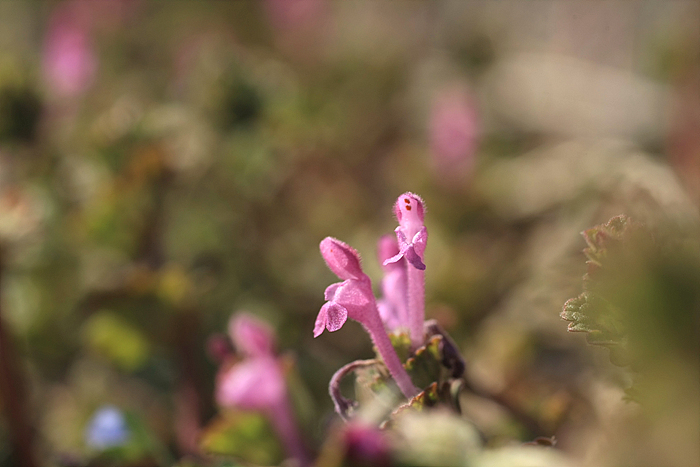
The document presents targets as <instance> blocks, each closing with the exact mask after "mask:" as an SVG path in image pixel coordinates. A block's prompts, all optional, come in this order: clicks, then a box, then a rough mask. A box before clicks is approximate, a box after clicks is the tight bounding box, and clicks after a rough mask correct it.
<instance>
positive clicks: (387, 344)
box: [365, 312, 422, 399]
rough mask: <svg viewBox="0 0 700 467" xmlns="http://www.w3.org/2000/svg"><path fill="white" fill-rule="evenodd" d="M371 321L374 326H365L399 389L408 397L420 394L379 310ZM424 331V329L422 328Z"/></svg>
mask: <svg viewBox="0 0 700 467" xmlns="http://www.w3.org/2000/svg"><path fill="white" fill-rule="evenodd" d="M372 321H373V322H372V323H370V324H372V326H365V327H366V328H367V331H368V332H369V335H370V337H371V338H372V342H373V343H374V346H375V347H376V348H377V351H378V352H379V355H380V356H381V357H382V360H384V364H385V365H386V367H387V368H388V369H389V373H391V376H392V377H393V378H394V380H395V381H396V384H397V385H398V386H399V389H400V390H401V392H402V393H403V395H404V396H406V398H407V399H412V398H413V397H414V396H416V395H417V394H418V392H419V391H418V389H417V388H416V387H415V386H414V385H413V382H412V381H411V377H410V376H408V373H406V369H405V368H404V367H403V365H402V364H401V360H399V356H398V355H397V354H396V350H394V346H393V345H391V340H390V339H389V336H388V334H387V333H386V331H385V329H384V325H383V323H382V321H381V319H380V318H379V312H377V313H376V322H374V321H375V320H372ZM421 333H422V330H421Z"/></svg>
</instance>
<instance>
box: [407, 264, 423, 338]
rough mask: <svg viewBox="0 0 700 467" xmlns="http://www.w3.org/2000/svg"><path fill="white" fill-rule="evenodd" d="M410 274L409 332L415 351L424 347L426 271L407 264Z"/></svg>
mask: <svg viewBox="0 0 700 467" xmlns="http://www.w3.org/2000/svg"><path fill="white" fill-rule="evenodd" d="M406 269H407V274H408V326H409V327H408V331H409V335H410V336H411V344H412V346H413V348H414V350H415V349H416V348H418V347H420V346H421V345H423V340H424V336H423V322H424V321H425V271H422V270H420V269H416V268H414V267H413V266H411V264H408V263H407V264H406Z"/></svg>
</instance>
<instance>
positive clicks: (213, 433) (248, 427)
mask: <svg viewBox="0 0 700 467" xmlns="http://www.w3.org/2000/svg"><path fill="white" fill-rule="evenodd" d="M200 446H201V448H202V450H203V451H204V452H207V453H210V454H218V455H226V456H233V457H236V458H239V459H242V460H244V461H246V462H250V463H253V464H258V465H277V464H279V463H280V462H281V461H282V460H283V459H284V456H283V451H282V447H281V446H280V443H279V441H278V439H277V436H276V435H275V433H274V430H273V429H272V426H271V425H270V423H269V422H268V420H267V419H266V418H265V417H264V416H263V415H262V414H259V413H257V412H242V411H235V412H229V413H228V414H227V415H226V416H225V417H223V418H218V419H216V420H214V421H213V422H212V423H211V424H210V425H209V426H208V427H207V428H205V430H204V433H203V435H202V438H201V441H200Z"/></svg>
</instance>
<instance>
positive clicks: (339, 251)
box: [319, 237, 365, 280]
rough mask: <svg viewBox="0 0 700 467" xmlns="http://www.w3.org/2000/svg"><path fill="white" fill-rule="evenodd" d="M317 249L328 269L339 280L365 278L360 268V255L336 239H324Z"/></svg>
mask: <svg viewBox="0 0 700 467" xmlns="http://www.w3.org/2000/svg"><path fill="white" fill-rule="evenodd" d="M319 247H320V249H321V256H323V259H324V260H325V261H326V264H327V265H328V268H329V269H330V270H331V271H333V272H334V273H335V275H337V276H338V277H340V278H341V279H343V280H347V279H362V278H363V277H364V276H365V273H364V272H362V266H360V255H358V254H357V251H355V249H353V248H352V247H351V246H349V245H347V244H346V243H343V242H341V241H340V240H338V239H335V238H332V237H326V238H324V239H323V240H322V241H321V244H320V245H319Z"/></svg>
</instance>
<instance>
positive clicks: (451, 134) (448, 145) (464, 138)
mask: <svg viewBox="0 0 700 467" xmlns="http://www.w3.org/2000/svg"><path fill="white" fill-rule="evenodd" d="M428 126H429V134H430V148H431V152H432V162H433V167H434V168H435V170H436V171H437V173H438V174H439V175H441V176H446V177H448V178H450V179H452V180H454V179H455V178H463V177H465V176H468V175H470V174H471V171H472V169H473V167H474V156H475V153H476V150H477V147H478V142H479V131H480V128H479V116H478V113H477V111H476V108H475V106H474V104H473V100H472V98H470V97H469V95H468V94H467V92H465V91H464V90H463V89H461V88H451V89H447V90H444V91H442V92H441V93H439V94H438V96H437V97H436V98H435V100H434V101H433V103H432V106H431V110H430V120H429V123H428Z"/></svg>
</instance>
